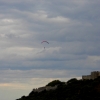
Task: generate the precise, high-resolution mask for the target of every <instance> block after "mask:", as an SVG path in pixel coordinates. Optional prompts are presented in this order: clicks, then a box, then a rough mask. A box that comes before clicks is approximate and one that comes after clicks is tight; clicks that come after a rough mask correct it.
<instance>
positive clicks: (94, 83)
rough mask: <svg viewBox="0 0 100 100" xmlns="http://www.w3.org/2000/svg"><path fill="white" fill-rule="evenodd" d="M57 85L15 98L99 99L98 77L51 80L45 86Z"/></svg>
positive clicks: (39, 99)
mask: <svg viewBox="0 0 100 100" xmlns="http://www.w3.org/2000/svg"><path fill="white" fill-rule="evenodd" d="M54 85H58V87H57V89H55V90H49V91H46V90H44V91H42V92H34V91H32V92H31V93H30V94H29V95H28V96H22V97H21V98H20V99H17V100H100V77H98V78H97V79H94V80H77V79H76V78H73V79H70V80H69V81H67V82H66V83H65V82H60V81H59V80H55V81H52V82H50V83H48V84H47V86H54Z"/></svg>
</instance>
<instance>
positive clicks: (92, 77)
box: [82, 71, 100, 80]
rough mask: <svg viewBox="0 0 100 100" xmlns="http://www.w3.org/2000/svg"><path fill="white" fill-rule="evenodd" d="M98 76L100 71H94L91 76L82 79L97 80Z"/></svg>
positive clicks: (84, 76)
mask: <svg viewBox="0 0 100 100" xmlns="http://www.w3.org/2000/svg"><path fill="white" fill-rule="evenodd" d="M98 76H100V71H93V72H91V75H83V76H82V79H83V80H84V79H89V80H90V79H93V80H94V79H95V78H97V77H98Z"/></svg>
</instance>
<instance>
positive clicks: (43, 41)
mask: <svg viewBox="0 0 100 100" xmlns="http://www.w3.org/2000/svg"><path fill="white" fill-rule="evenodd" d="M44 42H46V43H48V44H49V42H48V41H42V42H41V43H44Z"/></svg>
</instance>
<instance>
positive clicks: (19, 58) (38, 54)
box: [0, 0, 100, 100]
mask: <svg viewBox="0 0 100 100" xmlns="http://www.w3.org/2000/svg"><path fill="white" fill-rule="evenodd" d="M99 5H100V1H99V0H96V1H94V0H91V2H90V0H28V1H27V0H17V1H16V0H9V1H8V0H0V76H1V77H0V88H1V90H6V87H10V88H12V90H11V91H12V93H13V92H14V91H15V90H16V89H20V88H21V87H22V90H24V89H26V92H24V93H25V94H27V93H28V92H29V91H27V89H28V88H29V89H32V88H33V87H38V86H42V85H45V84H46V83H48V82H50V81H51V80H53V79H61V80H65V81H66V80H68V79H69V78H71V77H77V78H78V77H79V78H80V77H81V76H82V75H83V74H89V73H90V72H91V71H94V70H100V45H99V43H100V35H99V34H100V30H99V27H100V17H99V16H100V11H99V9H100V6H99ZM43 40H47V41H48V42H49V44H45V43H43V44H41V41H43ZM44 47H45V49H44ZM39 80H40V82H39ZM41 83H42V84H41ZM32 84H33V85H32ZM37 84H38V85H37ZM8 91H10V90H8ZM16 91H17V90H16ZM15 93H16V92H15ZM2 95H3V93H2ZM0 97H1V96H0ZM8 97H9V96H8ZM15 97H16V95H15V96H14V98H15ZM11 98H12V97H10V100H11ZM1 99H2V100H6V98H1ZM15 99H16V98H15ZM12 100H13V99H12Z"/></svg>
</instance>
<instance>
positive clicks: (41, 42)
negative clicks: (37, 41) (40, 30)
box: [41, 41, 49, 49]
mask: <svg viewBox="0 0 100 100" xmlns="http://www.w3.org/2000/svg"><path fill="white" fill-rule="evenodd" d="M42 43H47V44H49V42H48V41H42V42H41V44H42ZM44 49H45V47H44Z"/></svg>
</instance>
